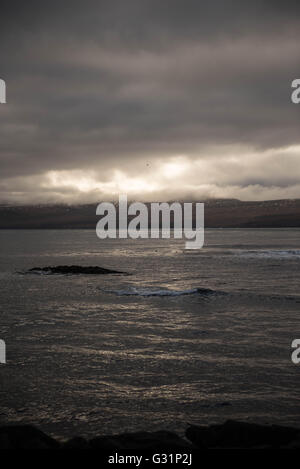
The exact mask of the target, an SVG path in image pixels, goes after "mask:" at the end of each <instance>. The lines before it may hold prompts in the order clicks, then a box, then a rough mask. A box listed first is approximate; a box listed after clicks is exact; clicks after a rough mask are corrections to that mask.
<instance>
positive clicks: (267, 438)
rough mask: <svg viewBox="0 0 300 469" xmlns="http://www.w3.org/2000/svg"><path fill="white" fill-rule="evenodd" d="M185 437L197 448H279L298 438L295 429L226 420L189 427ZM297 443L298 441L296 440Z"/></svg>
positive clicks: (297, 432)
mask: <svg viewBox="0 0 300 469" xmlns="http://www.w3.org/2000/svg"><path fill="white" fill-rule="evenodd" d="M185 434H186V437H187V438H188V439H189V440H190V441H191V442H192V443H193V444H194V445H195V446H196V447H198V448H201V449H204V448H229V447H230V448H259V447H261V448H263V447H265V448H280V447H287V446H288V445H289V444H291V443H293V445H294V444H295V443H296V442H297V440H298V439H299V438H300V430H299V429H297V428H291V427H283V426H280V425H257V424H255V423H248V422H237V421H234V420H228V421H227V422H225V423H223V424H220V425H211V426H209V427H204V426H203V427H202V426H201V427H200V426H199V427H198V426H191V427H189V428H188V429H187V430H186V432H185ZM298 441H299V440H298Z"/></svg>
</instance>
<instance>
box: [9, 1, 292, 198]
mask: <svg viewBox="0 0 300 469" xmlns="http://www.w3.org/2000/svg"><path fill="white" fill-rule="evenodd" d="M299 44H300V2H299V0H297V1H296V0H295V1H294V0H288V1H284V2H283V1H276V0H271V1H262V0H261V1H254V0H252V1H250V0H249V1H246V2H245V1H244V2H243V1H241V0H239V1H236V0H235V1H233V0H222V1H221V0H218V1H216V0H206V1H201V0H198V1H192V0H187V1H183V0H159V1H157V0H148V1H146V0H136V1H132V0H120V1H114V0H109V1H102V0H101V1H99V0H97V1H90V0H87V1H76V0H72V1H64V2H61V1H56V0H55V1H52V2H41V1H31V0H27V1H26V2H20V1H12V0H10V1H3V2H1V16H0V78H2V79H4V80H5V81H6V84H7V104H0V168H1V169H0V202H2V203H3V202H5V203H7V202H9V203H45V202H51V203H52V202H67V203H85V202H88V201H96V202H101V201H102V200H104V199H113V198H115V197H116V196H118V194H119V193H127V194H128V196H129V197H130V198H135V199H139V200H144V199H146V200H166V199H171V198H172V199H179V198H183V197H187V198H190V199H191V198H194V199H197V200H199V201H200V200H203V199H204V198H206V197H230V198H231V197H234V198H240V199H242V200H264V199H278V198H290V197H291V198H296V197H297V198H300V132H299V123H300V105H295V104H292V102H291V82H292V80H293V79H295V78H300V47H299Z"/></svg>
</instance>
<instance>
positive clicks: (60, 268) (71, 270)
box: [27, 265, 128, 275]
mask: <svg viewBox="0 0 300 469" xmlns="http://www.w3.org/2000/svg"><path fill="white" fill-rule="evenodd" d="M27 272H28V273H33V274H34V273H37V274H38V273H45V274H72V275H78V274H84V275H108V274H123V275H128V274H127V272H121V271H119V270H111V269H105V268H103V267H98V266H80V265H57V266H53V267H52V266H47V267H32V269H29V270H28V271H27Z"/></svg>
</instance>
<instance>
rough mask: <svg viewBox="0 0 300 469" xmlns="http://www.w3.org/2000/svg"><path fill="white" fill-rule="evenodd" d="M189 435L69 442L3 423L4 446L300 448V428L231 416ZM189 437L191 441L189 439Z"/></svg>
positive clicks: (152, 434)
mask: <svg viewBox="0 0 300 469" xmlns="http://www.w3.org/2000/svg"><path fill="white" fill-rule="evenodd" d="M185 435H186V438H187V440H185V439H184V438H181V437H180V436H178V435H176V433H173V432H169V431H156V432H136V433H123V434H120V435H108V436H98V437H95V438H92V439H90V440H87V439H85V438H82V437H75V438H72V439H70V440H68V441H65V442H60V441H57V440H56V439H54V438H52V437H50V436H48V435H46V434H45V433H44V432H42V431H41V430H38V429H37V428H35V427H33V426H31V425H11V426H5V427H0V449H59V450H64V449H67V450H73V449H94V450H101V451H102V452H104V453H105V452H112V451H119V452H120V451H121V452H122V451H128V450H136V451H141V452H143V451H145V452H149V453H150V452H152V453H153V452H154V451H158V452H166V451H173V452H174V451H177V452H179V453H191V452H193V451H197V450H205V449H228V448H233V449H274V448H275V449H276V448H278V449H279V448H280V449H300V429H297V428H293V427H285V426H281V425H258V424H255V423H248V422H237V421H234V420H228V421H227V422H225V423H223V424H220V425H211V426H195V425H192V426H190V427H189V428H188V429H187V430H186V433H185ZM188 440H189V441H188Z"/></svg>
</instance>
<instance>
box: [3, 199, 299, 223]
mask: <svg viewBox="0 0 300 469" xmlns="http://www.w3.org/2000/svg"><path fill="white" fill-rule="evenodd" d="M179 202H180V201H179ZM181 202H190V201H181ZM195 202H196V201H195ZM199 202H204V203H205V227H206V228H281V227H283V228H288V227H291V228H292V227H300V199H284V200H267V201H263V202H249V201H247V202H243V201H240V200H237V199H210V200H206V201H199ZM96 207H97V204H88V205H70V206H69V205H18V206H12V205H0V229H95V226H96V223H97V221H98V219H99V217H98V216H96ZM129 219H130V217H129Z"/></svg>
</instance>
